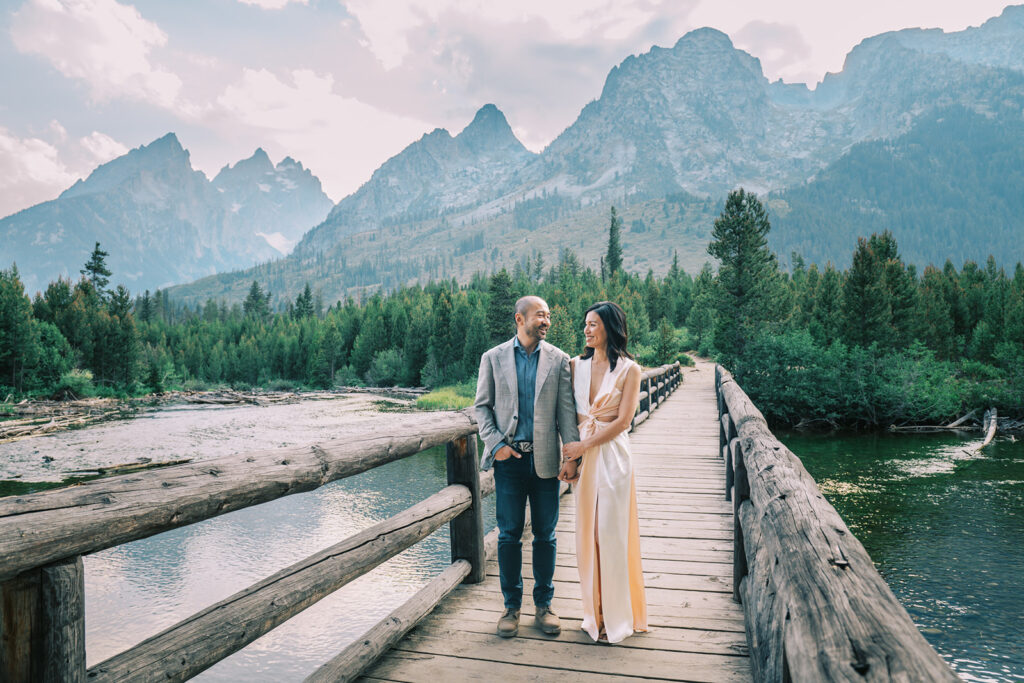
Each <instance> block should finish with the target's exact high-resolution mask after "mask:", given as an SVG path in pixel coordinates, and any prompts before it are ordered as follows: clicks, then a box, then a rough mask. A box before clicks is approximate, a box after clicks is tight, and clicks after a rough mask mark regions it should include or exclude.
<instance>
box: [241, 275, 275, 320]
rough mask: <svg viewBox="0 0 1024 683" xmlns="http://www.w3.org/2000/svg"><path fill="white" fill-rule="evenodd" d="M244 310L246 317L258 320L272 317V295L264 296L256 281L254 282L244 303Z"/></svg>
mask: <svg viewBox="0 0 1024 683" xmlns="http://www.w3.org/2000/svg"><path fill="white" fill-rule="evenodd" d="M242 310H243V311H245V315H246V317H249V318H255V319H257V320H264V319H266V318H267V316H269V315H270V294H269V293H267V294H264V293H263V290H262V289H261V288H260V283H259V282H257V281H256V280H253V281H252V286H251V287H249V294H248V295H247V296H246V297H245V301H244V302H243V303H242Z"/></svg>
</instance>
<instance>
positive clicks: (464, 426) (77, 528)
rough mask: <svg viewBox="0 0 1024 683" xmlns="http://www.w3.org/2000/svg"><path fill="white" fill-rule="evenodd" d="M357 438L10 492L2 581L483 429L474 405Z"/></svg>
mask: <svg viewBox="0 0 1024 683" xmlns="http://www.w3.org/2000/svg"><path fill="white" fill-rule="evenodd" d="M408 418H410V419H408V420H406V422H405V424H404V425H402V426H401V427H398V428H396V427H395V426H394V424H393V422H391V421H389V424H388V425H386V426H384V427H382V429H381V430H380V431H375V432H367V433H363V434H359V435H355V436H352V437H350V438H347V439H340V440H336V441H330V442H324V443H321V444H313V445H311V446H304V447H295V448H284V449H279V450H273V451H262V452H255V453H240V454H237V455H231V456H225V457H221V458H215V459H211V460H207V461H205V462H195V463H189V464H185V465H176V466H173V467H167V468H163V469H159V470H151V471H146V472H141V473H134V474H128V475H122V476H119V477H111V478H109V479H101V480H95V481H92V482H88V483H85V484H81V485H79V486H74V487H71V488H66V489H58V490H54V491H46V492H41V493H35V494H31V495H27V496H16V497H10V498H4V499H0V547H2V548H3V549H4V552H3V555H2V557H0V581H6V580H7V579H10V578H12V577H14V576H16V575H17V574H19V573H20V572H22V571H25V570H26V569H31V568H33V567H38V566H41V565H44V564H49V563H51V562H55V561H57V560H59V559H62V558H65V557H71V556H75V555H84V554H88V553H92V552H96V551H97V550H102V549H104V548H109V547H112V546H115V545H120V544H122V543H127V542H129V541H134V540H137V539H140V538H145V537H147V536H151V535H153V534H156V533H160V532H162V531H166V530H168V529H174V528H177V527H181V526H185V525H187V524H192V523H194V522H199V521H202V520H204V519H209V518H210V517H215V516H217V515H220V514H223V513H225V512H231V511H233V510H238V509H241V508H245V507H248V506H250V505H256V504H257V503H264V502H267V501H269V500H274V499H276V498H280V497H282V496H286V495H289V494H293V493H300V492H303V491H311V490H313V489H315V488H317V487H319V486H322V485H324V484H326V483H328V482H331V481H334V480H336V479H342V478H344V477H349V476H352V475H354V474H358V473H360V472H365V471H366V470H369V469H372V468H374V467H377V466H379V465H383V464H385V463H388V462H391V461H393V460H399V459H401V458H404V457H406V456H409V455H412V454H414V453H418V452H420V451H422V450H424V449H427V448H430V447H431V446H435V445H439V444H442V443H446V442H448V441H451V440H453V439H457V438H461V437H463V436H466V435H467V434H471V433H474V432H475V431H476V426H475V423H474V422H473V421H472V420H471V419H470V417H469V415H468V414H467V413H465V412H459V413H431V414H429V415H411V416H408Z"/></svg>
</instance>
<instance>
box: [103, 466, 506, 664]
mask: <svg viewBox="0 0 1024 683" xmlns="http://www.w3.org/2000/svg"><path fill="white" fill-rule="evenodd" d="M445 484H446V475H445V458H444V449H443V448H435V449H432V450H430V451H425V452H424V453H421V454H418V455H415V456H412V457H410V458H407V459H405V460H401V461H398V462H394V463H390V464H388V465H385V466H383V467H379V468H377V469H376V470H373V471H370V472H366V473H364V474H361V475H358V476H356V477H353V478H351V479H347V480H343V481H340V482H335V483H333V484H329V485H327V486H325V487H323V488H321V489H319V490H317V491H313V492H310V493H304V494H297V495H294V496H289V497H287V498H283V499H280V500H276V501H273V502H270V503H266V504H263V505H260V506H256V507H253V508H246V509H244V510H238V511H236V512H232V513H229V514H227V515H223V516H222V517H219V518H216V519H212V520H207V521H205V522H201V523H199V524H193V525H191V526H189V527H185V528H182V529H177V530H174V531H170V532H167V533H164V534H161V535H159V536H155V537H153V538H149V539H144V540H142V541H137V542H135V543H129V544H127V545H124V546H120V547H117V548H112V549H110V550H107V551H103V552H100V553H96V554H95V555H91V556H89V557H87V558H86V559H85V565H86V615H87V623H86V628H87V633H86V650H87V652H88V658H89V665H90V666H91V665H93V664H95V663H98V662H100V661H102V660H104V659H106V658H107V657H109V656H111V655H114V654H116V653H117V652H120V651H122V650H124V649H126V648H127V647H130V646H131V645H133V644H135V643H137V642H139V641H141V640H144V639H145V638H147V637H149V636H151V635H154V634H156V633H158V632H159V631H161V630H163V629H165V628H167V627H168V626H171V625H173V624H175V623H177V622H178V621H180V620H181V619H183V618H185V617H187V616H189V615H191V614H193V613H194V612H197V611H199V610H201V609H203V608H204V607H207V606H209V605H210V604H213V603H215V602H217V601H219V600H222V599H224V598H226V597H228V596H230V595H232V594H233V593H235V592H237V591H239V590H242V589H244V588H246V587H248V586H249V585H251V584H253V583H255V582H256V581H259V580H260V579H263V578H265V577H266V576H268V575H270V574H273V573H274V572H276V571H278V570H280V569H283V568H285V567H287V566H289V565H291V564H293V563H295V562H297V561H299V560H301V559H303V558H305V557H308V556H309V555H311V554H313V553H315V552H317V551H319V550H322V549H323V548H326V547H327V546H330V545H332V544H334V543H338V542H339V541H342V540H344V539H345V538H347V537H348V536H351V535H352V534H354V533H356V532H358V531H360V530H362V529H365V528H366V527H368V526H370V525H372V524H373V523H375V522H378V521H380V520H383V519H386V518H387V517H389V516H391V515H393V514H396V513H397V512H399V511H401V510H403V509H405V508H406V507H408V506H409V505H412V504H414V503H416V502H418V501H420V500H422V499H423V498H426V497H427V496H429V495H431V494H433V493H435V492H436V491H438V490H439V489H440V488H442V487H443V486H444V485H445ZM488 502H489V503H490V505H489V508H490V509H488V510H487V512H486V514H487V519H489V520H490V521H489V524H493V523H494V521H493V501H488ZM449 562H450V549H449V545H448V532H447V529H446V528H443V529H440V530H438V532H436V533H435V534H433V535H432V536H430V537H429V538H427V539H424V540H423V541H421V542H420V543H418V544H417V545H415V546H413V547H412V548H410V549H408V550H406V551H405V552H403V553H401V554H399V555H397V556H396V557H394V558H392V559H391V560H390V561H388V562H386V563H385V564H383V565H381V566H380V567H378V568H377V569H375V570H374V571H373V572H371V573H369V574H367V575H366V576H364V577H361V578H360V579H358V580H357V581H355V582H353V583H351V584H349V585H348V586H346V587H344V588H342V589H341V590H339V591H338V592H336V593H335V594H333V595H331V596H329V597H328V598H326V599H324V600H323V601H321V602H320V603H318V604H317V605H315V606H314V607H312V608H310V609H308V610H306V611H305V612H303V613H302V614H300V615H299V616H297V617H295V618H293V619H291V620H289V621H288V622H286V623H285V624H284V625H282V626H280V627H278V628H277V629H275V630H274V631H271V632H270V633H268V634H267V635H265V636H263V637H262V638H260V639H259V640H257V641H255V642H254V643H252V644H251V645H250V646H249V647H247V648H246V649H244V650H242V651H241V652H238V653H236V654H235V655H233V656H231V657H229V658H228V659H226V660H224V661H222V662H220V663H219V664H217V665H216V666H214V667H213V668H212V669H210V670H208V671H206V672H205V673H203V674H201V675H200V677H199V678H198V679H197V680H207V681H238V680H248V681H282V680H296V679H301V678H303V677H304V676H306V675H308V674H309V673H311V672H312V671H313V670H314V669H316V667H317V666H319V665H320V664H322V663H324V662H326V661H327V660H329V659H330V658H331V657H333V656H334V655H335V654H337V653H338V652H339V651H340V650H341V649H342V648H343V647H344V646H345V645H346V644H347V643H349V642H351V641H352V640H354V639H355V638H356V637H358V636H359V635H360V634H362V633H363V632H364V631H366V630H367V629H368V628H370V627H371V626H372V625H373V624H375V623H376V622H377V621H378V620H379V619H380V618H381V617H383V616H385V615H387V614H388V613H389V612H390V611H391V610H393V609H394V608H395V607H398V606H399V605H400V604H401V603H402V602H404V601H405V600H406V599H407V598H409V597H410V596H412V595H413V594H414V593H415V592H416V591H417V590H418V589H419V588H420V587H422V586H423V585H425V584H426V583H427V582H428V581H429V580H430V579H431V578H432V577H433V576H434V575H435V574H436V573H437V572H440V571H441V570H442V569H444V567H446V566H447V564H448V563H449Z"/></svg>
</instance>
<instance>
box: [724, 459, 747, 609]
mask: <svg viewBox="0 0 1024 683" xmlns="http://www.w3.org/2000/svg"><path fill="white" fill-rule="evenodd" d="M727 448H728V449H729V453H728V456H727V457H728V458H729V459H730V460H731V461H732V520H733V522H732V528H733V546H732V599H733V600H735V601H736V602H743V598H742V597H741V595H740V582H741V581H742V580H743V577H745V576H746V575H747V548H746V544H745V543H744V542H743V525H742V524H740V506H741V505H742V504H743V502H744V501H746V500H748V499H749V498H750V480H749V479H748V478H747V467H746V465H745V464H744V463H743V448H742V447H741V446H740V440H739V439H732V440H731V441H730V442H729V445H728V446H727Z"/></svg>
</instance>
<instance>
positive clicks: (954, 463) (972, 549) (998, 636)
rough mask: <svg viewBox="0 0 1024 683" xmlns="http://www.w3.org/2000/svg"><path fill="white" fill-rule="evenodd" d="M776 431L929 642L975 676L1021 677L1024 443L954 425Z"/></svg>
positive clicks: (959, 670)
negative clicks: (964, 431)
mask: <svg viewBox="0 0 1024 683" xmlns="http://www.w3.org/2000/svg"><path fill="white" fill-rule="evenodd" d="M779 438H780V439H782V441H784V442H785V443H786V445H787V446H789V448H790V449H791V450H792V451H793V452H794V453H796V454H797V455H798V456H799V457H800V459H801V460H802V461H803V462H804V465H805V466H806V467H807V470H808V471H809V472H810V473H811V475H812V476H813V477H814V478H815V479H816V480H817V481H818V482H819V485H820V487H821V489H822V491H823V493H825V495H826V497H827V498H828V499H829V502H831V503H832V504H833V505H834V506H835V507H836V509H837V510H838V511H839V513H840V515H842V517H843V519H844V520H845V521H846V523H847V525H849V527H850V528H851V529H852V530H853V532H854V533H855V534H856V536H857V538H858V539H859V540H860V541H861V542H862V543H863V544H864V547H865V548H866V549H867V551H868V553H869V554H870V555H871V558H872V559H873V560H874V561H875V565H876V566H877V567H878V571H879V572H880V573H881V574H882V576H883V577H884V578H885V580H886V581H887V582H888V583H889V585H890V587H892V589H893V592H894V593H895V594H896V596H897V597H898V598H899V599H900V601H901V602H902V603H903V605H904V606H905V607H906V608H907V611H908V612H909V613H910V616H911V617H912V618H913V619H914V622H915V623H916V624H917V625H918V627H919V628H920V629H921V631H922V632H923V633H924V635H925V637H926V638H927V639H928V641H929V642H930V643H931V644H932V645H933V646H934V647H935V649H936V650H938V651H939V653H940V654H941V655H942V656H943V657H945V658H946V660H947V661H949V662H950V664H951V665H952V666H953V667H954V669H955V670H956V671H957V673H958V674H959V675H960V676H961V677H963V678H964V679H965V680H969V681H1005V680H1011V679H1024V648H1022V643H1024V621H1022V620H1021V618H1020V615H1022V614H1024V595H1022V592H1021V590H1020V586H1021V582H1022V580H1024V545H1022V544H1021V539H1022V538H1024V442H1021V441H1012V440H1011V439H1009V438H997V439H996V440H995V441H994V442H993V443H992V444H990V445H989V446H987V447H986V448H985V449H984V450H983V451H981V452H977V451H976V450H975V449H976V448H977V447H978V446H979V445H980V444H981V441H980V440H973V439H969V440H965V439H963V438H962V437H959V436H956V435H948V434H916V435H906V434H904V435H890V434H873V435H806V434H799V433H780V434H779Z"/></svg>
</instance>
